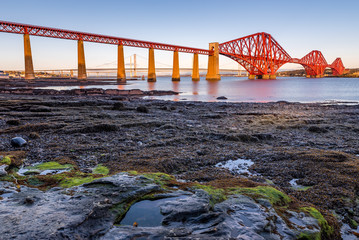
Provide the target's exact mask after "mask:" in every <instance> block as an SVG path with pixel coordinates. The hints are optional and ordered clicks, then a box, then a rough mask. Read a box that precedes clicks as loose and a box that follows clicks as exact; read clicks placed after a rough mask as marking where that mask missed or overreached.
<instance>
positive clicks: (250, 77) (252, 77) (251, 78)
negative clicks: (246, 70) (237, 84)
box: [248, 74, 256, 80]
mask: <svg viewBox="0 0 359 240" xmlns="http://www.w3.org/2000/svg"><path fill="white" fill-rule="evenodd" d="M248 79H249V80H254V79H256V75H253V74H249V76H248Z"/></svg>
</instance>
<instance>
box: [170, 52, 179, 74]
mask: <svg viewBox="0 0 359 240" xmlns="http://www.w3.org/2000/svg"><path fill="white" fill-rule="evenodd" d="M179 80H180V71H179V61H178V51H177V50H175V51H174V52H173V70H172V81H179Z"/></svg>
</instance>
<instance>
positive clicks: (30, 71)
mask: <svg viewBox="0 0 359 240" xmlns="http://www.w3.org/2000/svg"><path fill="white" fill-rule="evenodd" d="M24 56H25V79H26V80H33V79H35V73H34V66H33V64H32V54H31V45H30V36H29V34H27V33H25V34H24Z"/></svg>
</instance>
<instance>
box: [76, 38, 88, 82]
mask: <svg viewBox="0 0 359 240" xmlns="http://www.w3.org/2000/svg"><path fill="white" fill-rule="evenodd" d="M77 63H78V65H77V67H78V69H77V71H78V72H77V79H79V80H86V79H87V74H86V64H85V49H84V42H83V40H78V41H77Z"/></svg>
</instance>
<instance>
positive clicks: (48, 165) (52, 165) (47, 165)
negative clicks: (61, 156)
mask: <svg viewBox="0 0 359 240" xmlns="http://www.w3.org/2000/svg"><path fill="white" fill-rule="evenodd" d="M68 168H73V165H71V164H64V165H62V164H60V163H58V162H44V163H40V164H37V165H35V166H32V167H28V169H39V170H41V171H44V170H60V169H68Z"/></svg>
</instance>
